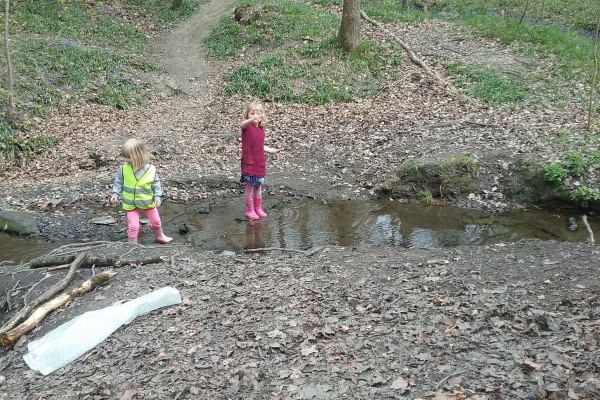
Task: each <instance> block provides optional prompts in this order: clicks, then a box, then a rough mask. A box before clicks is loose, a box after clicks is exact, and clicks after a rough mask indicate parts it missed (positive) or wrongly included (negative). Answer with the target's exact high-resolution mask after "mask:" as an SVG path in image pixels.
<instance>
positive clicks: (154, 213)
mask: <svg viewBox="0 0 600 400" xmlns="http://www.w3.org/2000/svg"><path fill="white" fill-rule="evenodd" d="M144 213H145V214H146V216H147V217H148V219H149V220H150V228H152V231H153V232H154V240H155V241H156V242H158V243H163V244H166V243H169V242H171V240H173V238H171V237H168V236H167V235H165V233H164V232H163V229H162V223H161V221H160V214H158V208H156V207H154V208H150V209H147V210H144Z"/></svg>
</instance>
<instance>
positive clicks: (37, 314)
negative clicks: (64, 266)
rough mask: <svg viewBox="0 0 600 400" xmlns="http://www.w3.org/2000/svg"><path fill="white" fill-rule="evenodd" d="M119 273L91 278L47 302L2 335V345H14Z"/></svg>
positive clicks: (111, 272) (113, 272)
mask: <svg viewBox="0 0 600 400" xmlns="http://www.w3.org/2000/svg"><path fill="white" fill-rule="evenodd" d="M116 274H117V272H115V271H106V272H102V273H100V274H98V275H96V276H94V277H91V278H90V279H88V280H87V281H85V282H83V283H82V284H81V285H80V286H78V287H76V288H75V289H72V290H71V291H69V292H66V293H63V294H61V295H60V296H58V297H56V298H54V299H52V300H50V301H48V302H46V303H45V304H43V305H42V306H40V307H39V308H38V309H36V310H35V311H34V312H33V313H32V314H31V315H30V316H29V318H27V319H26V320H25V321H23V322H22V323H21V324H19V325H17V326H16V327H15V328H13V329H11V330H10V331H8V332H6V333H2V334H1V335H0V343H1V344H2V345H3V346H8V345H9V344H11V343H13V342H14V341H15V340H17V339H18V338H20V337H21V336H23V335H24V334H26V333H27V332H29V331H31V330H32V329H33V328H35V327H36V326H38V324H39V323H40V322H41V321H42V320H43V319H44V318H45V317H46V315H48V314H49V313H51V312H52V311H54V310H56V309H57V308H59V307H61V306H63V305H65V304H66V303H67V302H69V301H70V300H73V299H74V298H75V297H79V296H81V295H82V294H84V293H87V292H89V291H91V290H93V289H95V288H96V287H98V286H100V285H102V284H103V283H105V282H106V281H107V280H108V279H110V278H112V277H113V276H115V275H116Z"/></svg>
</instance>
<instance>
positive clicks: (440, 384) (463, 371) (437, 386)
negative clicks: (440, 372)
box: [435, 369, 468, 389]
mask: <svg viewBox="0 0 600 400" xmlns="http://www.w3.org/2000/svg"><path fill="white" fill-rule="evenodd" d="M467 371H468V370H466V369H461V370H458V371H456V372H454V373H451V374H450V375H448V376H447V377H445V378H444V379H442V380H441V381H439V382H438V384H437V385H435V388H436V389H439V387H440V386H442V384H443V383H444V382H446V381H447V380H448V379H450V378H452V377H455V376H456V375H461V374H464V373H465V372H467Z"/></svg>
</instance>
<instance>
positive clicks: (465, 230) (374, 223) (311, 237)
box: [163, 200, 600, 252]
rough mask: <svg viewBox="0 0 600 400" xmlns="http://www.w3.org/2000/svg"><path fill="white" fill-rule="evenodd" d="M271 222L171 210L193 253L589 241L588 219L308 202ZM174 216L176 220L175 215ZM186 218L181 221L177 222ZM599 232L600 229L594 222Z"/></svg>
mask: <svg viewBox="0 0 600 400" xmlns="http://www.w3.org/2000/svg"><path fill="white" fill-rule="evenodd" d="M266 203H267V204H272V207H271V208H270V209H268V210H267V211H268V213H269V216H268V217H267V218H266V219H264V220H258V221H252V222H247V221H245V220H244V221H240V219H241V218H242V217H243V214H242V211H243V210H242V206H241V203H240V201H233V200H229V201H225V202H222V203H219V204H217V205H213V206H212V208H211V210H210V213H207V214H206V213H202V212H199V210H198V209H197V208H196V209H194V208H193V207H191V208H190V207H188V208H186V207H184V206H178V205H171V207H170V208H169V210H168V212H167V213H165V210H163V215H164V217H163V218H164V219H165V220H166V219H167V218H168V219H170V222H171V223H172V224H174V225H175V226H180V225H181V224H183V223H185V224H186V225H187V227H188V228H189V229H190V232H189V233H188V234H187V240H188V241H189V243H191V244H192V245H193V246H196V247H200V248H204V249H213V250H224V249H228V250H233V251H236V252H237V251H242V250H244V249H246V248H261V247H267V248H285V249H297V250H306V249H309V248H312V247H315V246H323V245H328V244H332V245H339V246H345V247H349V246H354V245H359V244H361V243H369V244H375V245H392V246H402V247H406V248H439V247H452V246H457V245H464V244H472V245H486V244H494V243H499V242H513V241H517V240H520V239H525V238H537V239H543V240H549V239H553V240H559V241H571V242H584V241H586V240H587V239H588V233H587V230H586V229H585V227H584V226H583V224H582V222H581V219H580V218H577V219H576V222H577V224H578V225H579V226H578V228H577V229H576V230H575V231H571V230H569V228H568V227H569V218H570V217H571V216H565V215H558V214H552V213H548V212H542V211H519V212H516V211H515V212H509V213H486V212H479V211H473V210H464V209H458V208H454V207H424V206H421V205H419V204H401V203H398V202H393V201H389V200H388V201H358V200H357V201H336V202H328V203H325V202H321V201H307V202H305V203H302V204H295V205H293V204H292V205H279V204H275V203H272V202H271V203H269V202H268V201H266ZM169 214H170V215H169ZM175 215H179V216H175ZM588 221H589V222H590V225H591V226H592V229H593V230H594V231H598V229H600V222H598V221H594V220H591V219H589V220H588Z"/></svg>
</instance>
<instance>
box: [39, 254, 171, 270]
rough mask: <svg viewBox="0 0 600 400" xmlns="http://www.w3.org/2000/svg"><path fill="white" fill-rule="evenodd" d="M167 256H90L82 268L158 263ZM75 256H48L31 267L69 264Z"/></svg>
mask: <svg viewBox="0 0 600 400" xmlns="http://www.w3.org/2000/svg"><path fill="white" fill-rule="evenodd" d="M164 257H166V256H149V257H147V258H141V259H140V258H133V257H131V258H128V259H124V258H123V257H122V256H107V257H88V259H87V260H86V262H85V263H83V264H82V265H81V267H82V268H90V267H92V266H95V267H96V268H101V267H119V266H122V265H124V264H130V263H135V264H138V265H139V264H157V263H161V262H164V261H166V260H165V258H164ZM74 258H75V256H74V255H63V256H57V257H46V258H42V259H38V260H37V261H32V262H31V264H30V266H29V267H30V268H32V269H36V268H47V267H53V266H56V265H62V264H68V263H70V262H72V260H73V259H74Z"/></svg>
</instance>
